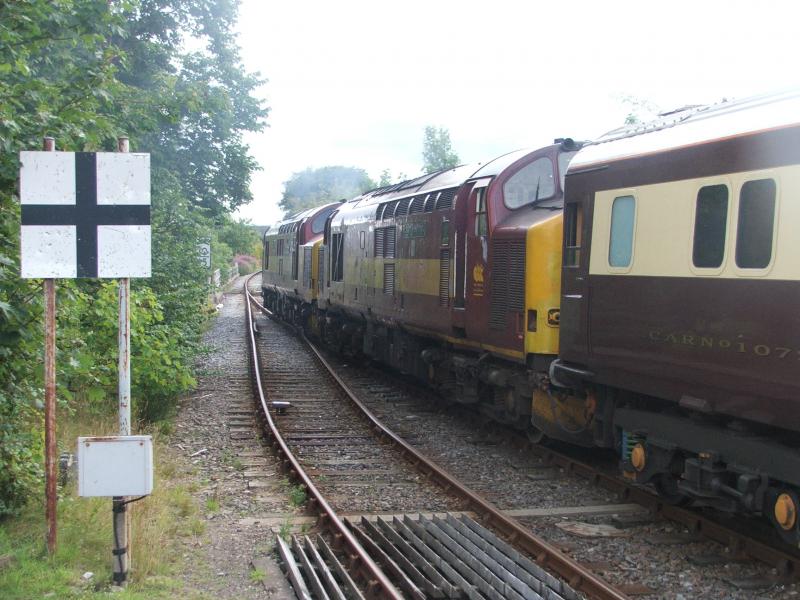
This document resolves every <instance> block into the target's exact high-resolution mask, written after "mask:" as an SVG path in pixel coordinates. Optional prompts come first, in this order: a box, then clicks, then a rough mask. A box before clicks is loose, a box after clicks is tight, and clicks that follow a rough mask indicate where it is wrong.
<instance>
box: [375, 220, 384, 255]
mask: <svg viewBox="0 0 800 600" xmlns="http://www.w3.org/2000/svg"><path fill="white" fill-rule="evenodd" d="M385 234H386V228H385V227H376V228H375V258H380V257H381V256H383V244H384V241H383V240H384V237H385Z"/></svg>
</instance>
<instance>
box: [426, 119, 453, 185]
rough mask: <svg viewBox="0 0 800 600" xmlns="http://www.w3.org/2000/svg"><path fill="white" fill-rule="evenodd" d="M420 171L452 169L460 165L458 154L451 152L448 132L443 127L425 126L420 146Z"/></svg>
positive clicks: (431, 171) (429, 171)
mask: <svg viewBox="0 0 800 600" xmlns="http://www.w3.org/2000/svg"><path fill="white" fill-rule="evenodd" d="M422 160H423V163H424V164H423V166H422V169H423V171H425V172H426V173H433V172H434V171H442V170H444V169H452V168H453V167H456V166H458V165H459V164H460V159H459V158H458V154H456V153H455V152H453V148H452V144H451V143H450V132H449V131H447V129H445V128H444V127H433V126H430V125H429V126H427V127H426V128H425V140H424V142H423V144H422Z"/></svg>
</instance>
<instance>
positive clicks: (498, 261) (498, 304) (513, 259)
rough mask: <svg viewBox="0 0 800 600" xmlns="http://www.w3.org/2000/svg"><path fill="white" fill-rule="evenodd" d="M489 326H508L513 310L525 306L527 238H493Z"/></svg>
mask: <svg viewBox="0 0 800 600" xmlns="http://www.w3.org/2000/svg"><path fill="white" fill-rule="evenodd" d="M491 269H492V273H491V277H492V281H491V296H492V297H491V303H490V306H489V327H490V328H491V329H505V328H506V321H507V315H508V313H510V312H522V311H523V310H524V309H525V241H524V240H493V241H492V259H491Z"/></svg>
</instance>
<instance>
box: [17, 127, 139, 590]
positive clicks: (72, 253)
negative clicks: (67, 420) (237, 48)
mask: <svg viewBox="0 0 800 600" xmlns="http://www.w3.org/2000/svg"><path fill="white" fill-rule="evenodd" d="M117 148H118V152H56V151H55V143H54V141H53V140H52V138H49V139H48V138H46V139H45V150H46V152H24V151H23V152H21V153H20V163H21V168H20V204H21V216H22V218H21V223H20V271H21V276H22V277H23V278H27V279H44V280H45V283H44V289H45V300H46V301H45V309H46V310H45V445H46V452H45V455H46V458H45V467H46V474H47V480H46V494H47V521H48V536H47V547H48V550H49V551H50V552H51V553H52V552H54V551H55V541H56V527H55V517H56V473H55V465H56V447H55V389H56V388H55V281H54V280H55V278H58V277H67V278H79V277H92V278H94V277H98V278H113V279H119V280H120V282H119V305H120V313H119V429H120V435H121V436H130V434H131V406H130V405H131V386H130V379H131V376H130V279H129V278H130V277H150V269H151V265H150V263H151V260H150V252H151V250H150V237H151V229H150V155H149V154H136V153H129V152H128V139H127V138H120V139H119V140H118V144H117ZM85 439H87V440H91V439H92V438H85ZM86 444H89V445H91V444H93V442H91V441H86ZM142 464H145V465H147V464H149V465H150V466H149V467H147V468H149V469H152V464H151V462H150V463H147V461H145V462H144V463H142ZM120 468H124V466H120ZM115 489H118V490H119V491H118V492H117V494H127V493H128V490H129V489H130V488H129V487H121V488H119V487H118V488H115ZM148 493H149V492H148ZM110 495H112V496H113V494H110ZM127 504H128V502H126V501H125V500H124V498H122V497H119V496H114V502H113V505H114V518H113V522H114V557H115V560H114V581H115V583H117V584H118V585H122V586H124V585H126V583H127V577H128V569H129V567H130V557H129V554H128V552H129V548H130V529H129V527H130V525H129V519H128V517H127V515H128V511H127V510H126V506H127Z"/></svg>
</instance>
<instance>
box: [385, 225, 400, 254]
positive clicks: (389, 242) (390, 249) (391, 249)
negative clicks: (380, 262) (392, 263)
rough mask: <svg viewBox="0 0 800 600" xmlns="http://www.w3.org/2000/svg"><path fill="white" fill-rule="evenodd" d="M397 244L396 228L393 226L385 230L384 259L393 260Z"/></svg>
mask: <svg viewBox="0 0 800 600" xmlns="http://www.w3.org/2000/svg"><path fill="white" fill-rule="evenodd" d="M396 244H397V228H396V227H394V226H391V227H387V228H386V246H385V247H384V254H383V256H384V258H394V257H395V248H396Z"/></svg>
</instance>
